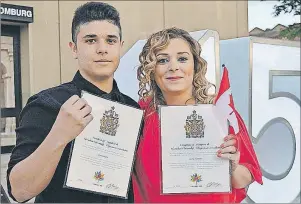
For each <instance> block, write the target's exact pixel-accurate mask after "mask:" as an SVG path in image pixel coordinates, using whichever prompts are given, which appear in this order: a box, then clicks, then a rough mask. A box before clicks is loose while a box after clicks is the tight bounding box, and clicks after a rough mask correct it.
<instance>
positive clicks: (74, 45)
mask: <svg viewBox="0 0 301 204" xmlns="http://www.w3.org/2000/svg"><path fill="white" fill-rule="evenodd" d="M69 47H70V49H71V52H72V56H73V58H74V59H77V47H76V44H75V43H74V42H69Z"/></svg>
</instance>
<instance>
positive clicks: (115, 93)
mask: <svg viewBox="0 0 301 204" xmlns="http://www.w3.org/2000/svg"><path fill="white" fill-rule="evenodd" d="M72 82H73V83H74V84H75V85H76V87H77V88H79V89H80V90H85V91H87V92H89V93H91V94H95V95H97V96H101V97H102V98H106V99H111V100H114V101H120V96H121V93H120V91H119V89H118V86H117V83H116V81H115V79H114V80H113V89H112V91H111V92H110V93H107V92H105V91H103V90H101V89H99V88H98V87H97V86H95V85H94V84H92V83H91V82H89V81H88V80H86V79H85V78H84V77H83V76H82V75H81V74H80V72H79V71H77V72H76V74H75V76H74V78H73V80H72Z"/></svg>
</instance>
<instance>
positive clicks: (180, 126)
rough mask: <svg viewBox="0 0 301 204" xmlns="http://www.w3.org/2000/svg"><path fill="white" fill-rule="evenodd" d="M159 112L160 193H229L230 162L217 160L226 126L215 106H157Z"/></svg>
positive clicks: (226, 132) (225, 133)
mask: <svg viewBox="0 0 301 204" xmlns="http://www.w3.org/2000/svg"><path fill="white" fill-rule="evenodd" d="M159 111H160V126H161V139H160V140H161V157H162V158H161V162H162V163H161V164H162V165H161V168H162V169H161V172H162V180H161V193H162V194H175V193H209V192H214V193H218V192H219V193H221V192H230V191H231V182H230V161H229V160H226V159H222V158H219V157H217V151H218V149H219V147H220V145H221V144H222V143H223V142H224V141H223V139H224V137H225V136H226V135H227V134H228V124H227V121H223V119H222V118H220V117H219V115H218V113H217V110H216V108H215V106H214V105H211V104H202V105H193V106H160V107H159Z"/></svg>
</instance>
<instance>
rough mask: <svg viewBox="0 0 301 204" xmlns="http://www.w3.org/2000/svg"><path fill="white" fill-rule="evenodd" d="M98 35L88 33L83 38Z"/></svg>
mask: <svg viewBox="0 0 301 204" xmlns="http://www.w3.org/2000/svg"><path fill="white" fill-rule="evenodd" d="M96 37H97V35H95V34H87V35H85V36H84V37H83V38H96Z"/></svg>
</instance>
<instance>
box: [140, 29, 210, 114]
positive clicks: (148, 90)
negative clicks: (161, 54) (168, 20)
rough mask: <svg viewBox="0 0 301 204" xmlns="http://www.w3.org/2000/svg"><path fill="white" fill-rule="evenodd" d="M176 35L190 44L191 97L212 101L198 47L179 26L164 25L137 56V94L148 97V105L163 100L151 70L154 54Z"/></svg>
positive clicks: (200, 101)
mask: <svg viewBox="0 0 301 204" xmlns="http://www.w3.org/2000/svg"><path fill="white" fill-rule="evenodd" d="M175 38H180V39H183V40H185V41H186V42H187V43H188V44H189V45H190V50H191V53H192V55H193V59H194V76H193V83H192V85H193V97H194V99H195V100H196V102H197V103H200V104H210V103H213V101H214V97H215V94H209V89H210V88H211V87H212V86H213V87H215V86H214V84H211V83H210V82H209V81H208V80H207V79H206V78H205V74H206V72H207V62H206V61H205V60H204V59H203V58H202V57H201V56H200V54H201V51H202V49H201V46H200V44H199V43H198V42H197V41H196V40H194V39H193V38H192V37H191V36H190V34H189V33H188V32H187V31H185V30H182V29H179V28H175V27H173V28H168V29H164V30H162V31H159V32H157V33H154V34H152V35H151V36H150V38H149V39H148V40H147V42H146V44H145V45H144V47H143V49H142V52H141V53H140V55H139V61H140V65H139V66H138V70H137V78H138V80H139V91H138V94H139V97H140V99H142V100H144V101H148V100H150V103H149V106H150V108H154V109H155V110H157V107H158V105H165V104H166V103H165V100H164V97H163V95H162V92H161V90H160V88H159V87H158V85H157V83H156V82H155V79H154V70H155V67H156V64H157V59H156V54H157V53H158V51H160V50H163V49H165V48H166V47H167V46H168V44H169V42H170V40H171V39H175Z"/></svg>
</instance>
